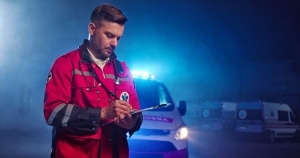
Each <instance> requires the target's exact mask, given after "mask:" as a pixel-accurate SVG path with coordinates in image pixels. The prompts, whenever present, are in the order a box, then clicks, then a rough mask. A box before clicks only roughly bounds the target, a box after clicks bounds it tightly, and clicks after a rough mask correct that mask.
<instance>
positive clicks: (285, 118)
mask: <svg viewBox="0 0 300 158" xmlns="http://www.w3.org/2000/svg"><path fill="white" fill-rule="evenodd" d="M278 120H279V121H289V114H288V112H287V111H278Z"/></svg>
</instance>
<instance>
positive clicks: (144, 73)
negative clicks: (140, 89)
mask: <svg viewBox="0 0 300 158" xmlns="http://www.w3.org/2000/svg"><path fill="white" fill-rule="evenodd" d="M131 74H132V77H133V78H141V79H145V80H146V79H154V78H155V77H154V75H152V74H150V73H149V72H147V71H138V70H131Z"/></svg>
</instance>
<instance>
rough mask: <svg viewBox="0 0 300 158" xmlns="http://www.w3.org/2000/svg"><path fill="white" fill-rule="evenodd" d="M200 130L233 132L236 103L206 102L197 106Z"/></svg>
mask: <svg viewBox="0 0 300 158" xmlns="http://www.w3.org/2000/svg"><path fill="white" fill-rule="evenodd" d="M199 108H200V117H199V125H200V129H201V130H216V131H218V130H233V127H234V125H235V117H236V103H234V102H226V101H206V102H202V103H201V104H200V106H199Z"/></svg>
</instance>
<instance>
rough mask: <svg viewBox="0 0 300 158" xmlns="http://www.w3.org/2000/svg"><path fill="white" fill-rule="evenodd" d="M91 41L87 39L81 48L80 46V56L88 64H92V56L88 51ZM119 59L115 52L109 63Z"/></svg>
mask: <svg viewBox="0 0 300 158" xmlns="http://www.w3.org/2000/svg"><path fill="white" fill-rule="evenodd" d="M88 43H89V40H87V39H85V40H84V41H83V43H82V45H81V46H79V51H80V56H81V59H82V61H84V62H87V63H92V62H93V61H92V59H91V56H90V54H89V52H88V50H87V46H88ZM116 59H117V55H116V54H115V53H114V52H113V53H112V55H111V56H110V59H109V62H110V61H114V60H116Z"/></svg>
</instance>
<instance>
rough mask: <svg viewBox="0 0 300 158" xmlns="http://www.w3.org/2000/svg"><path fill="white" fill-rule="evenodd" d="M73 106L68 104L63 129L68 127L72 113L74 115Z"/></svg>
mask: <svg viewBox="0 0 300 158" xmlns="http://www.w3.org/2000/svg"><path fill="white" fill-rule="evenodd" d="M73 107H74V106H73V105H72V104H68V106H67V110H66V112H65V115H64V118H63V120H62V126H63V127H67V125H68V121H69V119H70V116H71V113H72V110H73Z"/></svg>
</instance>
